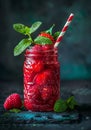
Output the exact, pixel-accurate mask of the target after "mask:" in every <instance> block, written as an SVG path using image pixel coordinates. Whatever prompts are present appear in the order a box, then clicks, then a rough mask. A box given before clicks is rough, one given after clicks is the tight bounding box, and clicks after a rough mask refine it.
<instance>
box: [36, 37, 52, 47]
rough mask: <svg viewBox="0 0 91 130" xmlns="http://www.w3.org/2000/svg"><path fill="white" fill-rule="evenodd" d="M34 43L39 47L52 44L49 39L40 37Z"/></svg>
mask: <svg viewBox="0 0 91 130" xmlns="http://www.w3.org/2000/svg"><path fill="white" fill-rule="evenodd" d="M34 42H35V43H36V44H41V45H45V44H52V41H51V40H50V39H49V38H46V37H42V36H38V37H37V38H36V39H35V40H34Z"/></svg>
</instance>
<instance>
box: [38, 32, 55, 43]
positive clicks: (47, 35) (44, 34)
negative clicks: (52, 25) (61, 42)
mask: <svg viewBox="0 0 91 130" xmlns="http://www.w3.org/2000/svg"><path fill="white" fill-rule="evenodd" d="M39 36H42V37H46V38H49V39H50V40H51V41H52V42H53V43H55V40H54V38H53V36H51V35H50V34H49V33H45V32H42V33H41V34H39Z"/></svg>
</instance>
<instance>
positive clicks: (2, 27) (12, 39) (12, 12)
mask: <svg viewBox="0 0 91 130" xmlns="http://www.w3.org/2000/svg"><path fill="white" fill-rule="evenodd" d="M70 13H74V15H75V16H74V19H73V21H72V24H71V25H70V27H69V29H68V30H67V32H66V34H65V36H64V38H63V40H62V42H61V43H60V45H59V47H58V49H59V61H60V64H61V68H60V70H61V71H60V72H61V73H60V74H61V79H66V80H68V79H72V80H74V79H90V78H91V1H90V0H69V1H68V0H45V1H44V0H0V80H1V81H6V80H11V81H13V80H15V81H16V82H17V81H18V80H21V79H22V77H23V62H24V53H23V54H21V55H20V56H18V57H14V56H13V48H14V47H15V46H16V45H17V43H18V42H19V41H20V40H21V39H22V38H23V36H22V35H21V34H19V33H17V32H15V31H14V30H13V28H12V25H13V24H14V23H23V24H25V25H29V26H31V24H32V23H33V22H35V21H42V22H43V24H42V26H41V27H40V29H39V30H38V31H37V32H36V33H35V34H34V37H36V36H37V35H38V33H39V32H40V31H41V30H46V29H48V28H49V27H50V26H51V25H52V24H55V25H56V26H55V29H54V31H58V30H61V29H62V27H63V25H64V24H65V22H66V20H67V18H68V16H69V15H70Z"/></svg>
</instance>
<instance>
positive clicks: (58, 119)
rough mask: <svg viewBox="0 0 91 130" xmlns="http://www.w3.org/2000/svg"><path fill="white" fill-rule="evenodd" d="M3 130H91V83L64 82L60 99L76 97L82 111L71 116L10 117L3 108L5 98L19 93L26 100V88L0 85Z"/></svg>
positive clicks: (37, 114)
mask: <svg viewBox="0 0 91 130" xmlns="http://www.w3.org/2000/svg"><path fill="white" fill-rule="evenodd" d="M0 87H1V89H0V130H16V129H17V130H21V129H22V130H26V129H27V130H32V129H33V130H36V129H43V130H45V129H52V130H59V129H63V130H91V100H90V99H91V81H62V82H61V97H62V98H64V99H65V98H67V97H69V96H70V95H72V94H73V95H74V96H75V98H76V100H77V102H78V103H79V105H80V106H79V108H78V110H76V111H73V112H71V113H69V112H68V113H67V112H66V113H54V112H42V113H41V112H30V111H26V110H24V111H22V112H20V113H17V114H16V113H9V112H6V111H5V110H4V108H3V102H4V100H5V98H6V97H7V96H8V95H9V94H11V93H13V92H17V93H19V94H21V97H22V98H23V85H22V84H21V83H16V82H7V81H6V82H1V83H0Z"/></svg>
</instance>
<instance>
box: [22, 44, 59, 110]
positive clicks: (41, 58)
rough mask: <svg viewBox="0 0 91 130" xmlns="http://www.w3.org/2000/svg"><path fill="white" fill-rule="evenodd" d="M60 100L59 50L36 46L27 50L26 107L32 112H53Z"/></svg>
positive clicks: (25, 74) (46, 46)
mask: <svg viewBox="0 0 91 130" xmlns="http://www.w3.org/2000/svg"><path fill="white" fill-rule="evenodd" d="M59 98H60V65H59V62H58V50H57V49H54V48H53V46H52V45H35V46H33V47H32V48H30V49H27V50H26V53H25V61H24V106H25V108H26V109H27V110H31V111H52V110H53V106H54V103H55V101H56V100H57V99H59Z"/></svg>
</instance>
